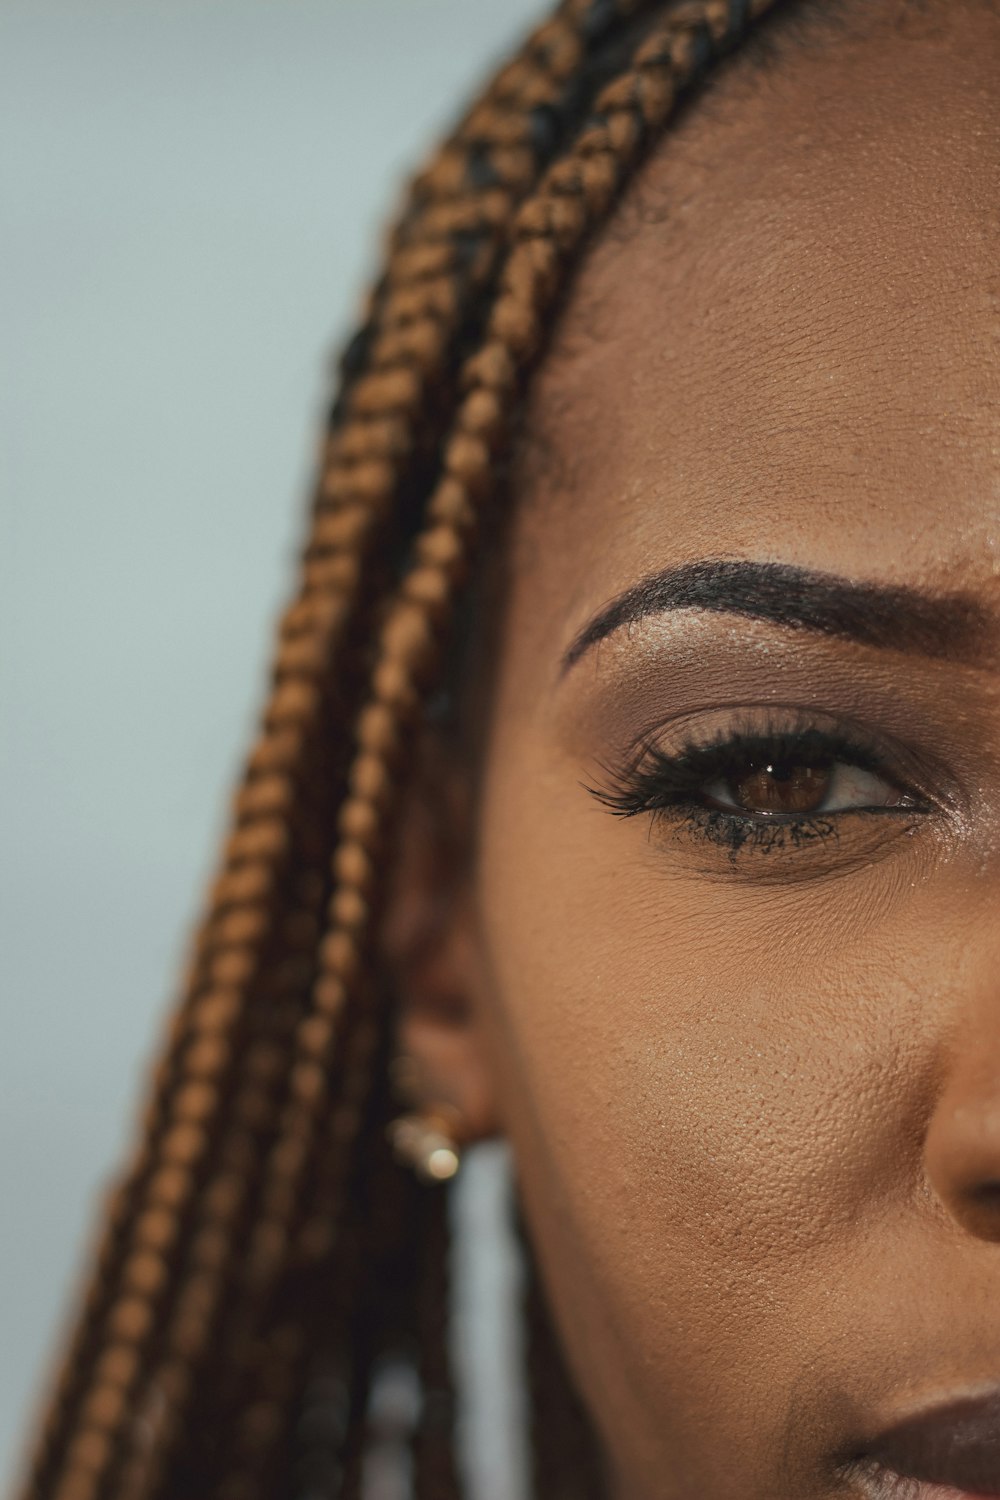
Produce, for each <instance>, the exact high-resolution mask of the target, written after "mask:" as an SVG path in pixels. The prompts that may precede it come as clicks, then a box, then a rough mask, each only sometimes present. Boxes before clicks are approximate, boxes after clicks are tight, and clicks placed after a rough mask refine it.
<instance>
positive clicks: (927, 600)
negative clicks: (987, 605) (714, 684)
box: [559, 559, 995, 678]
mask: <svg viewBox="0 0 1000 1500" xmlns="http://www.w3.org/2000/svg"><path fill="white" fill-rule="evenodd" d="M676 609H698V610H710V611H713V612H714V613H717V614H728V615H742V616H744V617H745V618H746V619H750V620H767V621H769V622H770V623H772V624H774V625H783V626H785V627H786V629H789V630H807V631H811V632H813V633H815V634H817V635H825V636H836V637H839V638H841V639H843V640H850V641H855V642H857V643H859V644H860V645H863V646H876V647H879V648H881V649H882V650H889V651H904V652H908V653H910V654H912V655H917V656H925V657H932V658H937V659H943V660H947V661H963V662H973V663H976V662H980V661H981V660H982V657H983V653H984V646H985V643H986V639H987V637H988V636H989V635H990V633H991V627H994V628H995V621H994V619H993V616H992V615H990V614H989V613H988V612H987V611H986V610H985V609H984V608H983V606H982V605H981V604H980V603H979V601H978V600H976V599H973V598H971V597H970V596H969V595H968V594H960V593H953V594H936V593H931V592H926V591H924V590H922V589H917V588H912V587H908V586H901V585H891V584H880V583H862V582H858V581H856V580H855V579H851V578H843V577H840V576H839V575H838V574H836V573H821V572H814V571H813V570H811V569H809V568H797V567H793V566H791V565H790V564H787V563H776V562H727V561H722V560H713V559H709V560H706V561H703V562H693V563H683V564H681V565H680V566H678V567H673V568H666V569H664V570H663V571H662V572H659V573H653V574H650V576H649V577H647V578H643V579H641V580H640V582H639V583H637V584H635V585H634V586H633V587H632V588H630V589H626V590H625V592H624V593H622V594H619V595H618V596H617V597H616V598H614V599H612V600H611V601H610V603H608V604H606V605H604V607H603V608H602V609H600V610H599V611H598V613H597V614H596V615H594V616H593V618H592V619H591V620H590V621H588V623H587V624H586V625H584V627H583V629H582V630H581V631H580V632H579V633H578V635H577V636H576V637H575V638H574V640H573V641H572V643H571V644H570V646H569V647H568V649H567V650H566V652H565V653H564V655H563V658H562V662H561V663H560V669H559V676H560V678H561V677H563V676H564V675H565V674H566V673H567V672H568V671H569V669H570V668H571V667H572V666H573V665H574V663H575V662H577V661H579V660H580V658H581V657H582V656H583V655H584V654H585V653H586V652H587V651H589V649H590V647H591V646H594V645H596V643H597V642H598V641H600V640H603V639H604V638H605V636H608V635H610V634H611V632H612V631H614V630H617V629H618V628H619V626H621V625H625V624H629V623H635V622H637V621H639V620H643V619H646V618H647V617H648V616H650V615H656V614H662V613H664V612H666V611H669V610H676Z"/></svg>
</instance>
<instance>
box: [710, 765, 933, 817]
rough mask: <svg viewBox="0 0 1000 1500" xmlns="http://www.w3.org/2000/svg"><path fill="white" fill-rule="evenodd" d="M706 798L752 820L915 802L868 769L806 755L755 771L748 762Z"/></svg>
mask: <svg viewBox="0 0 1000 1500" xmlns="http://www.w3.org/2000/svg"><path fill="white" fill-rule="evenodd" d="M702 796H703V797H704V799H705V802H706V803H708V805H709V806H710V807H714V808H716V809H717V810H719V811H722V812H742V813H749V814H750V815H751V816H752V817H753V816H756V817H759V818H767V817H782V816H783V817H787V818H808V817H812V816H813V815H814V814H816V813H831V812H849V811H852V810H853V811H858V810H860V809H862V808H878V807H911V806H913V800H914V799H913V798H912V797H911V796H910V795H908V794H907V793H906V792H904V791H902V790H901V789H900V788H899V787H898V786H894V785H893V784H892V783H891V782H890V781H888V780H887V779H886V778H885V777H883V776H879V775H877V774H876V773H875V772H874V771H868V770H865V769H864V767H862V766H855V765H851V764H850V763H849V762H848V761H844V760H834V759H831V758H830V757H817V756H813V757H811V758H810V756H809V755H808V753H806V752H803V754H802V756H801V757H800V758H798V759H797V758H795V757H794V756H792V755H789V756H787V757H786V758H785V759H783V760H778V759H777V758H775V759H774V760H768V761H765V762H764V763H763V764H757V765H754V764H753V763H751V762H748V761H747V760H744V761H743V764H742V765H736V766H735V767H734V769H733V771H732V772H730V774H729V775H728V776H719V777H715V778H713V779H712V780H711V781H710V782H706V783H705V785H704V786H703V788H702Z"/></svg>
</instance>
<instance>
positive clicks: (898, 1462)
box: [852, 1386, 1000, 1500]
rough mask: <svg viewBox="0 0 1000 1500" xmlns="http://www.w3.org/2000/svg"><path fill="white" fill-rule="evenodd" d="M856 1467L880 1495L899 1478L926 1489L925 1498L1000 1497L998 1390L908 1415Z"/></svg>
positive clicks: (881, 1436) (871, 1446) (981, 1499)
mask: <svg viewBox="0 0 1000 1500" xmlns="http://www.w3.org/2000/svg"><path fill="white" fill-rule="evenodd" d="M852 1468H853V1469H854V1470H855V1472H856V1474H857V1475H858V1477H860V1478H866V1477H867V1478H868V1479H870V1480H871V1481H873V1482H874V1485H875V1488H874V1491H873V1493H874V1494H876V1495H877V1494H888V1493H890V1492H891V1486H890V1487H888V1488H887V1486H886V1484H885V1482H884V1481H886V1480H888V1479H889V1477H890V1476H891V1475H896V1476H900V1477H901V1478H903V1479H904V1480H910V1481H914V1480H915V1481H917V1482H918V1483H919V1484H920V1485H926V1486H928V1490H927V1500H931V1497H932V1496H936V1495H941V1494H943V1493H944V1494H952V1495H956V1500H957V1496H970V1497H975V1500H985V1497H994V1496H1000V1386H995V1387H993V1388H992V1389H990V1390H988V1391H985V1392H983V1393H981V1394H978V1395H972V1396H964V1397H961V1398H960V1399H958V1400H952V1401H948V1402H946V1403H942V1404H941V1405H938V1406H931V1407H926V1408H924V1409H923V1410H921V1411H917V1412H915V1413H913V1414H911V1415H909V1416H907V1417H904V1418H903V1419H902V1420H901V1421H899V1422H896V1423H894V1424H893V1425H892V1426H891V1427H888V1428H886V1429H885V1430H884V1431H882V1432H880V1433H879V1434H878V1436H877V1437H876V1438H875V1439H874V1440H873V1441H872V1442H871V1443H870V1444H867V1445H866V1447H865V1449H864V1452H863V1453H862V1454H860V1455H859V1457H858V1458H857V1460H856V1462H855V1463H854V1464H853V1465H852ZM886 1470H888V1471H889V1473H888V1474H886V1473H885V1471H886ZM916 1493H918V1492H917V1491H914V1494H916Z"/></svg>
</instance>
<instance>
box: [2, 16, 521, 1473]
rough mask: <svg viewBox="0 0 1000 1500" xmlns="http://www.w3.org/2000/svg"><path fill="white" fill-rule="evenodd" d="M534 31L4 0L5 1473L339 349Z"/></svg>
mask: <svg viewBox="0 0 1000 1500" xmlns="http://www.w3.org/2000/svg"><path fill="white" fill-rule="evenodd" d="M538 9H539V6H538V0H295V3H294V4H289V3H287V0H271V3H263V0H132V3H124V0H122V3H119V4H111V3H108V0H87V3H86V4H80V3H78V0H75V3H65V4H54V3H52V0H15V3H12V0H0V264H2V276H0V511H2V538H0V567H2V576H0V610H2V622H0V630H2V644H0V650H2V686H0V693H2V698H0V703H2V709H0V712H2V736H3V739H2V765H3V776H2V808H3V811H2V819H3V826H2V837H0V880H2V887H0V921H2V945H3V974H2V980H3V990H2V1004H3V1012H2V1015H3V1032H2V1036H3V1045H2V1049H0V1206H2V1230H0V1470H2V1471H3V1472H9V1471H10V1470H11V1468H12V1466H13V1464H14V1463H15V1460H16V1459H17V1458H18V1457H19V1454H20V1442H21V1434H22V1432H23V1429H24V1426H25V1422H26V1419H27V1414H28V1412H29V1410H30V1409H31V1407H32V1405H33V1403H34V1402H35V1400H37V1396H38V1392H39V1390H40V1389H41V1387H42V1385H43V1383H44V1380H45V1376H46V1374H47V1372H48V1369H49V1365H50V1362H51V1358H52V1355H53V1353H54V1349H55V1340H56V1336H57V1331H58V1329H59V1327H60V1326H61V1323H62V1320H63V1318H64V1316H65V1313H66V1311H67V1308H68V1306H69V1305H70V1296H71V1287H72V1285H73V1281H74V1276H75V1273H76V1272H77V1270H78V1267H79V1265H80V1258H81V1253H82V1249H83V1246H84V1244H85V1243H86V1242H88V1241H89V1238H90V1232H91V1228H92V1223H93V1218H94V1214H95V1212H96V1210H97V1206H98V1202H99V1195H100V1193H101V1191H102V1190H103V1188H104V1187H105V1186H106V1184H107V1182H108V1179H109V1175H110V1173H111V1171H112V1169H113V1168H114V1167H116V1166H117V1164H118V1163H119V1161H120V1159H121V1158H122V1154H123V1151H124V1147H125V1144H126V1141H127V1140H128V1139H129V1138H130V1137H131V1134H132V1130H133V1124H134V1120H135V1114H136V1107H137V1102H138V1097H139V1093H140V1090H141V1088H142V1085H143V1081H144V1079H145V1076H146V1071H147V1065H148V1062H149V1059H150V1057H151V1054H152V1051H153V1048H154V1045H155V1044H156V1042H157V1041H158V1038H159V1035H160V1027H161V1021H162V1017H163V1014H164V1009H165V1007H166V1006H167V1005H168V1004H169V1003H170V1001H171V999H172V997H173V995H174V993H175V991H176V985H177V982H178V979H179V973H180V963H181V958H182V954H183V951H184V947H185V944H186V942H187V938H188V935H189V933H190V930H191V927H192V924H193V922H194V920H195V917H196V915H197V913H198V910H199V907H200V903H201V898H202V895H203V893H204V890H205V887H206V884H207V881H208V879H209V876H210V873H211V871H212V870H213V868H214V863H215V855H216V850H217V847H218V842H219V838H220V835H221V833H222V830H223V827H224V817H225V810H226V806H227V801H228V795H229V791H230V788H231V786H232V784H233V780H234V777H235V776H236V774H237V771H238V769H239V766H240V764H241V761H242V757H243V755H244V752H245V750H246V748H247V746H248V742H249V739H250V737H251V734H252V731H253V727H254V724H255V722H256V715H257V710H258V708H259V706H260V700H261V696H262V693H263V690H264V685H265V680H266V669H267V665H268V662H269V659H270V652H271V642H272V635H273V627H274V622H275V617H276V615H277V612H278V610H279V608H280V606H281V605H282V603H283V602H284V601H285V599H286V598H287V597H288V594H289V592H290V589H291V586H292V582H293V578H294V564H295V557H296V552H297V547H298V544H299V540H300V537H301V534H302V526H303V521H304V515H305V502H306V497H307V491H308V482H309V478H310V475H311V473H312V467H313V455H314V451H315V444H316V436H317V433H318V427H319V419H320V415H321V413H322V411H323V410H324V407H325V404H326V401H327V398H328V394H329V384H330V383H329V378H328V377H329V370H330V366H331V359H332V355H333V353H334V352H335V350H336V348H337V345H338V343H339V342H340V340H341V339H342V338H343V337H344V336H345V335H346V334H347V333H349V332H350V330H351V328H352V324H353V321H354V311H355V309H356V307H357V305H358V299H359V293H360V290H361V288H362V286H363V285H364V283H365V281H366V279H367V276H368V275H369V274H370V272H371V269H372V267H373V265H374V251H375V247H376V245H377V242H378V232H379V230H380V229H381V227H382V225H383V224H384V223H385V222H386V219H387V217H388V214H389V210H390V208H391V206H392V204H393V202H394V201H395V199H396V194H397V189H398V186H399V184H400V183H401V181H402V177H403V175H404V173H405V171H407V170H408V169H410V168H412V167H413V166H415V165H416V164H417V162H418V161H419V158H420V156H421V153H422V152H423V150H424V149H425V147H426V146H427V145H428V144H429V143H430V142H431V141H432V139H433V137H434V136H435V135H436V133H437V132H438V131H439V130H440V129H441V128H442V127H444V126H445V125H446V124H447V123H448V122H449V120H450V119H451V118H452V116H453V115H454V113H455V112H456V109H457V107H458V105H459V104H460V103H461V101H462V99H463V97H464V96H465V95H466V94H467V93H468V92H469V91H470V90H472V89H473V88H474V87H475V86H476V84H477V83H478V81H479V78H480V76H481V75H482V73H483V72H484V70H487V69H488V68H489V67H490V66H491V65H492V63H493V62H494V61H495V59H496V58H497V56H499V55H501V54H502V53H503V51H504V49H505V48H506V47H507V46H508V45H509V44H510V43H511V42H513V41H515V40H516V39H517V37H518V36H519V35H520V33H521V31H522V30H523V29H524V27H525V26H526V25H527V24H528V23H529V22H530V21H533V20H534V19H536V18H537V14H538ZM483 1212H485V1213H486V1214H487V1217H488V1215H489V1212H491V1210H490V1209H489V1207H488V1205H487V1207H486V1208H485V1209H483ZM500 1493H501V1491H500V1490H498V1491H497V1494H498V1495H499V1494H500Z"/></svg>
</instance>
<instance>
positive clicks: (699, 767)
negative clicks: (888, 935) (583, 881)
mask: <svg viewBox="0 0 1000 1500" xmlns="http://www.w3.org/2000/svg"><path fill="white" fill-rule="evenodd" d="M795 759H798V760H802V761H815V760H817V759H823V760H825V761H827V762H828V763H831V764H832V763H834V762H839V763H842V764H845V765H849V766H852V767H856V768H858V769H861V770H865V771H870V772H872V773H873V774H874V775H877V776H879V777H881V778H882V779H884V780H885V781H886V782H887V783H889V784H890V785H892V786H895V787H896V788H898V790H899V791H900V792H902V793H903V794H904V795H907V796H909V797H911V798H912V799H913V800H911V801H910V802H908V803H907V804H906V805H905V806H898V805H897V806H888V807H877V808H876V807H872V808H862V807H857V808H849V809H847V808H845V809H841V810H835V811H831V812H827V813H822V814H816V813H814V814H810V815H804V816H799V817H795V816H790V815H787V814H781V813H770V814H762V813H753V812H745V813H740V812H734V811H729V810H726V809H724V808H715V807H709V806H706V804H705V802H704V801H699V800H698V797H699V795H700V796H701V797H704V795H705V791H704V789H705V786H706V783H709V782H711V781H712V780H713V779H719V778H729V777H732V775H733V773H734V771H736V770H738V769H743V768H745V767H746V766H747V765H748V764H751V763H754V762H756V763H758V764H759V763H760V762H762V761H766V762H771V761H775V762H781V761H791V760H795ZM604 769H605V771H606V773H607V775H608V783H607V785H605V786H587V787H586V790H587V791H588V792H590V793H591V795H592V796H594V797H596V798H597V800H598V801H599V802H601V803H602V804H603V805H604V806H605V807H606V808H607V809H608V810H609V811H610V812H611V813H613V814H614V815H615V816H616V817H620V818H631V817H635V816H637V815H639V814H641V813H652V815H653V823H654V824H655V823H656V822H657V821H659V820H662V819H665V818H668V817H671V816H673V817H674V818H676V819H677V820H678V821H682V822H683V823H684V824H685V825H686V828H687V831H688V833H689V834H690V835H691V836H692V837H695V838H702V839H704V840H705V841H706V842H708V843H711V844H716V845H718V846H720V847H722V848H724V849H727V850H728V851H729V853H730V856H731V857H732V858H734V859H735V858H736V856H737V855H738V854H742V853H744V852H760V853H768V852H770V851H772V850H775V849H782V848H785V847H787V846H791V847H792V848H794V849H800V848H803V847H805V846H807V845H810V844H816V843H819V842H821V841H823V840H826V839H831V838H836V837H837V835H838V833H839V827H838V824H839V821H840V820H841V819H843V818H844V817H848V816H861V815H864V814H868V815H869V816H871V815H872V814H875V813H882V814H883V815H885V816H896V817H898V816H899V815H900V814H901V813H905V814H908V815H911V816H912V815H913V814H914V813H920V812H926V811H928V810H929V809H928V807H927V804H926V802H925V801H924V799H922V798H920V797H918V796H917V794H916V793H915V792H914V791H913V789H912V788H911V787H910V786H909V785H908V783H907V782H906V781H905V780H904V779H903V778H902V777H901V776H900V775H898V774H897V773H894V772H893V770H892V769H891V767H889V766H887V765H886V763H885V760H884V759H883V758H882V757H881V756H879V755H878V754H877V753H876V752H875V751H874V750H873V748H872V747H871V746H870V745H867V744H865V743H864V742H862V741H860V740H857V739H854V738H852V737H851V736H850V735H846V734H844V733H841V732H836V731H827V730H823V729H819V728H817V727H816V726H815V725H804V726H802V727H801V728H796V727H789V726H787V725H786V726H785V727H783V728H769V727H767V726H764V727H762V728H760V729H757V730H754V729H746V730H740V729H733V730H729V731H724V732H722V733H720V734H719V735H718V736H717V737H716V738H715V739H713V740H710V741H708V742H705V743H701V744H699V743H697V742H694V741H692V742H691V743H689V744H688V745H686V746H684V747H683V748H682V749H680V750H679V751H677V752H676V753H675V754H672V755H668V754H666V753H665V752H664V751H662V750H660V749H659V748H658V747H656V746H647V747H646V748H645V749H644V750H643V751H642V753H641V754H640V755H639V756H638V757H637V758H636V759H635V760H634V761H633V762H632V763H631V765H628V766H625V767H623V768H622V769H620V770H618V771H611V770H609V769H608V768H607V767H605V768H604Z"/></svg>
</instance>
